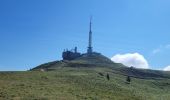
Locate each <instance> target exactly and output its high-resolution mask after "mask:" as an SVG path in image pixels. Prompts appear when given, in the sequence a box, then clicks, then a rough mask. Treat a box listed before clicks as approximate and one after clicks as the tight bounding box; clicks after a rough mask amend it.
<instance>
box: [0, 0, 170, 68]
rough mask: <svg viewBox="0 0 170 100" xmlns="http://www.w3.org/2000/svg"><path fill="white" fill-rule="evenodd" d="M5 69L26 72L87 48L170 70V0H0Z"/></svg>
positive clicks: (118, 59)
mask: <svg viewBox="0 0 170 100" xmlns="http://www.w3.org/2000/svg"><path fill="white" fill-rule="evenodd" d="M0 12H1V16H0V45H1V46H0V50H1V52H0V55H1V56H0V71H24V70H29V69H30V68H33V67H36V66H37V65H40V64H43V63H47V62H50V61H54V60H61V59H62V51H63V50H64V49H66V48H68V49H72V48H74V47H75V46H77V47H78V51H79V52H81V53H85V52H86V51H87V47H88V32H89V22H90V20H89V19H90V15H92V16H93V20H92V33H93V36H92V37H93V41H92V42H93V43H92V46H93V50H94V51H96V52H99V53H101V54H103V55H105V56H106V57H108V58H110V59H111V60H113V61H115V62H120V63H123V64H125V65H127V66H129V67H130V66H135V67H137V68H145V69H154V70H165V71H168V70H170V62H169V59H168V58H169V56H170V52H169V50H170V40H169V37H170V30H169V26H170V19H169V18H170V13H169V12H170V1H168V0H165V1H159V0H149V1H147V0H144V1H135V0H131V1H126V0H119V1H112V0H108V1H97V0H86V1H78V0H73V1H68V0H63V1H57V0H49V1H46V0H36V1H33V0H29V1H22V0H8V1H0Z"/></svg>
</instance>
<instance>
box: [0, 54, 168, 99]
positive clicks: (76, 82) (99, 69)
mask: <svg viewBox="0 0 170 100" xmlns="http://www.w3.org/2000/svg"><path fill="white" fill-rule="evenodd" d="M41 69H44V71H40V70H41ZM107 74H108V75H109V77H110V80H108V79H107V77H106V75H107ZM127 76H130V77H131V82H130V83H128V82H126V78H127ZM169 98H170V73H169V72H163V71H156V70H146V69H136V68H128V67H126V66H124V65H122V64H119V63H114V62H112V61H111V60H110V59H108V58H107V57H105V56H103V55H100V54H93V55H92V56H87V55H83V56H82V57H80V58H77V59H75V60H72V61H54V62H49V63H46V64H42V65H40V66H37V67H35V68H34V69H32V70H31V71H23V72H0V100H11V99H12V100H169Z"/></svg>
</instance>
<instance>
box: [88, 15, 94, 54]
mask: <svg viewBox="0 0 170 100" xmlns="http://www.w3.org/2000/svg"><path fill="white" fill-rule="evenodd" d="M91 27H92V16H90V30H89V43H88V49H87V53H88V54H91V53H92V52H93V50H92V28H91Z"/></svg>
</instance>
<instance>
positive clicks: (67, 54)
mask: <svg viewBox="0 0 170 100" xmlns="http://www.w3.org/2000/svg"><path fill="white" fill-rule="evenodd" d="M91 21H92V17H90V30H89V40H88V47H87V53H85V54H81V53H79V52H77V47H75V49H74V50H73V49H72V50H64V51H63V53H62V57H63V60H74V59H76V58H78V57H81V56H83V55H88V56H89V55H92V54H93V53H94V52H93V49H92V29H91V26H92V22H91ZM96 54H97V53H96Z"/></svg>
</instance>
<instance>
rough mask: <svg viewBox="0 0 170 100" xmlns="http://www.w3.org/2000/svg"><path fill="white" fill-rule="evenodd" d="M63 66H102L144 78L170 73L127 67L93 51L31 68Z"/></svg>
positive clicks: (48, 69)
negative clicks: (89, 53) (75, 57)
mask: <svg viewBox="0 0 170 100" xmlns="http://www.w3.org/2000/svg"><path fill="white" fill-rule="evenodd" d="M64 67H66V68H67V67H73V68H77V67H85V68H95V67H103V68H109V69H110V72H112V73H117V74H121V75H125V76H131V77H136V78H141V79H142V78H144V79H152V78H153V79H155V78H170V73H168V72H164V71H158V70H150V69H137V68H134V67H130V68H129V67H127V66H125V65H123V64H121V63H115V62H113V61H111V60H110V59H109V58H107V57H105V56H103V55H101V54H99V53H93V54H92V55H88V54H83V55H82V56H81V57H79V58H77V59H75V60H71V61H68V60H61V61H53V62H48V63H45V64H41V65H39V66H37V67H35V68H33V69H32V70H33V71H35V70H41V69H44V70H46V71H51V70H57V69H58V68H64Z"/></svg>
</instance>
